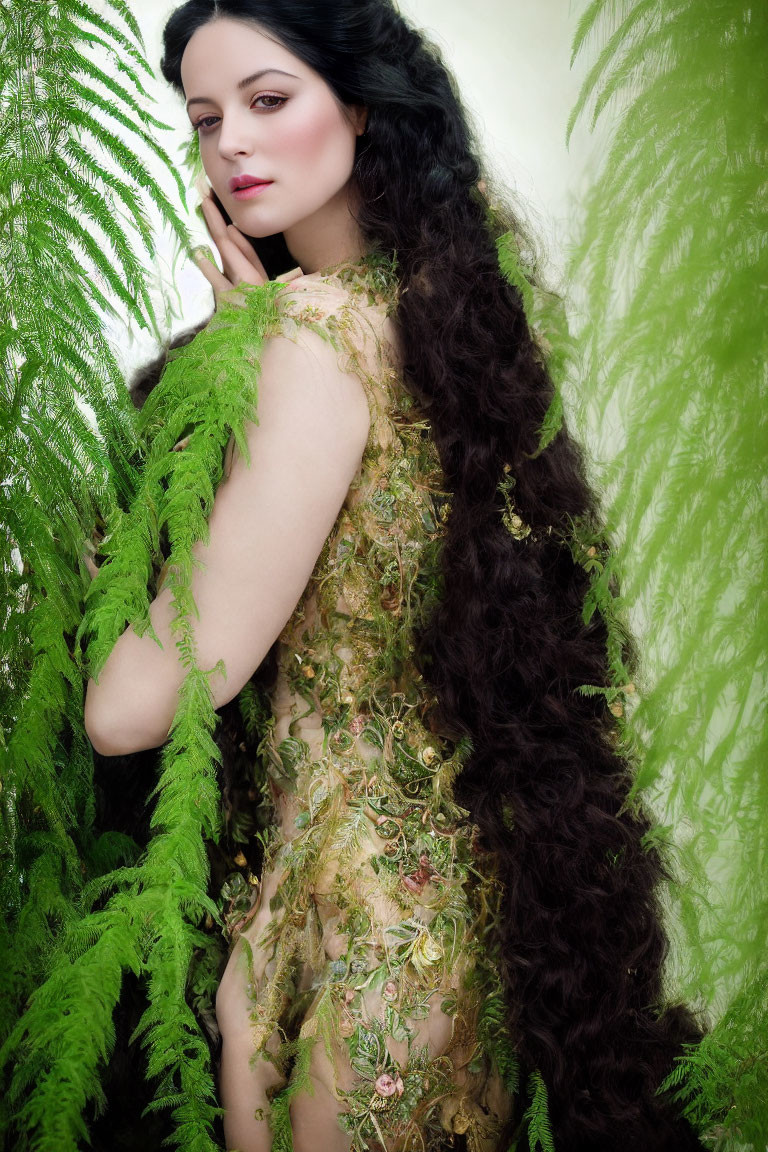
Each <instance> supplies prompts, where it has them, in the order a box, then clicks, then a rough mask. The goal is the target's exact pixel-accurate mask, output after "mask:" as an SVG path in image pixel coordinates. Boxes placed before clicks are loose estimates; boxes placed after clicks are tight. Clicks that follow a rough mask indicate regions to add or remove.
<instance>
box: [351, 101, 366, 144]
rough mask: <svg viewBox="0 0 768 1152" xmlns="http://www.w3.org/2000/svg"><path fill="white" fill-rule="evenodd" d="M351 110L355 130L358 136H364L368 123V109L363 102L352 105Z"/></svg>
mask: <svg viewBox="0 0 768 1152" xmlns="http://www.w3.org/2000/svg"><path fill="white" fill-rule="evenodd" d="M351 112H352V122H353V124H354V125H355V132H356V133H357V135H358V136H363V135H364V134H365V129H366V127H367V125H368V109H367V108H366V107H365V106H364V105H362V104H353V105H351Z"/></svg>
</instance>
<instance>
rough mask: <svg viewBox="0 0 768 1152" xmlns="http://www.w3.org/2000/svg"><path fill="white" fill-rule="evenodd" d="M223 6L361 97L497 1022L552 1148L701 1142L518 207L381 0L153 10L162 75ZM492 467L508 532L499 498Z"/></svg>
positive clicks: (587, 510)
mask: <svg viewBox="0 0 768 1152" xmlns="http://www.w3.org/2000/svg"><path fill="white" fill-rule="evenodd" d="M218 17H227V18H234V19H238V20H245V21H249V22H255V23H256V24H257V25H258V26H259V27H260V28H262V29H263V30H264V31H265V32H267V33H268V34H269V35H272V36H274V37H275V38H276V39H277V40H279V41H280V42H281V43H282V44H283V45H284V46H285V47H287V48H288V49H289V50H290V51H291V52H293V53H294V54H295V55H296V56H298V57H299V58H300V59H301V60H303V61H304V62H305V63H306V64H308V65H309V66H310V67H311V68H313V69H314V70H315V71H316V72H317V73H319V75H320V76H321V77H322V78H323V79H324V80H325V81H326V83H327V84H328V85H329V86H330V88H331V89H332V91H333V92H334V93H335V94H336V96H337V97H338V98H339V100H341V101H342V102H343V103H344V104H348V105H352V104H357V105H360V104H362V105H365V106H366V107H367V109H368V121H367V131H366V132H365V134H364V135H363V136H362V137H360V138H359V140H358V145H357V147H358V152H357V157H356V162H355V168H354V177H355V179H356V182H357V185H358V187H359V190H360V193H361V207H360V208H359V210H358V222H359V224H360V227H361V229H362V233H363V236H364V238H365V240H366V242H367V244H368V245H369V246H370V248H371V249H372V250H375V251H378V252H383V253H386V254H390V255H392V256H393V257H396V267H397V275H398V278H399V284H400V290H399V294H398V301H397V308H396V312H395V320H396V323H397V326H398V329H399V333H400V338H401V346H402V350H403V355H404V362H403V368H404V378H405V383H406V385H407V387H408V388H409V389H410V391H411V392H412V394H413V395H414V397H415V398H416V400H417V402H418V404H419V406H420V408H421V409H422V410H423V411H424V412H425V414H426V415H427V416H428V418H429V420H430V423H431V429H432V434H433V436H434V440H435V443H436V445H437V448H438V451H439V453H440V458H441V462H442V466H443V470H444V473H445V481H446V483H445V486H446V488H447V489H448V490H450V491H451V493H452V496H451V512H450V515H449V517H448V522H447V525H446V529H445V536H444V539H443V544H442V559H441V577H440V588H441V591H440V602H439V603H438V604H437V607H436V608H435V610H434V611H433V612H432V614H431V617H430V619H429V620H428V621H427V622H426V623H425V624H424V625H423V626H422V627H420V629H419V632H418V635H417V636H416V637H415V639H416V641H417V653H418V659H419V663H420V666H421V669H422V671H423V673H424V675H425V677H426V678H427V680H428V681H429V682H430V683H431V685H432V686H433V688H434V690H435V692H436V695H437V697H438V700H439V702H440V708H441V713H442V718H443V721H444V723H445V725H446V726H447V730H448V731H450V732H451V733H452V734H453V735H454V736H457V737H458V736H459V735H468V736H469V737H470V738H471V748H472V751H471V754H470V755H469V757H468V759H467V761H466V764H465V767H464V768H463V770H462V772H461V775H460V777H459V778H458V780H457V781H456V785H455V788H456V798H457V799H458V800H459V802H460V803H462V804H464V805H465V807H467V808H468V809H469V811H470V814H471V818H472V820H473V821H474V822H475V823H476V824H477V826H478V828H479V833H480V840H481V844H482V845H483V846H484V848H485V849H486V850H488V851H490V852H491V853H492V854H493V858H494V861H495V866H496V867H497V869H498V873H499V876H500V878H501V880H502V882H503V886H504V897H503V904H502V908H503V917H502V918H501V919H500V922H499V924H498V941H497V944H498V950H499V957H500V963H501V969H502V974H503V978H504V982H505V988H506V993H507V1001H508V1005H509V1026H510V1031H511V1035H512V1036H513V1037H514V1042H515V1045H516V1047H517V1050H518V1052H519V1054H520V1056H521V1059H522V1060H523V1062H524V1066H525V1067H527V1068H528V1069H533V1068H538V1069H539V1071H540V1072H541V1074H542V1076H543V1078H544V1081H545V1084H546V1086H547V1090H548V1097H549V1107H550V1117H551V1121H552V1127H553V1135H554V1140H555V1144H556V1148H557V1150H558V1152H609V1150H610V1152H615V1149H616V1148H617V1147H619V1146H621V1148H622V1150H623V1152H684V1150H686V1149H694V1148H695V1149H699V1148H701V1144H700V1143H699V1141H698V1139H697V1137H696V1135H695V1134H694V1132H693V1130H692V1129H691V1128H690V1127H689V1125H688V1124H687V1122H685V1121H684V1120H683V1119H681V1118H680V1117H679V1116H678V1115H677V1114H676V1112H675V1110H674V1108H673V1107H672V1106H671V1104H670V1102H669V1101H668V1100H667V1099H665V1098H664V1097H662V1096H660V1095H658V1094H657V1093H656V1088H657V1086H658V1084H659V1083H660V1081H661V1078H662V1077H663V1076H664V1075H665V1074H666V1073H667V1072H668V1071H669V1070H670V1067H671V1064H672V1061H673V1059H674V1057H675V1056H676V1055H678V1054H680V1052H681V1045H682V1044H683V1043H686V1042H687V1043H691V1042H696V1041H697V1040H699V1039H700V1037H701V1031H700V1028H699V1026H698V1024H697V1023H696V1021H695V1020H694V1018H693V1016H692V1014H691V1013H690V1012H689V1011H688V1010H687V1009H686V1008H685V1007H683V1006H680V1005H678V1006H669V1005H667V1006H666V1007H665V1006H664V1003H663V1002H664V992H663V986H662V967H663V962H664V959H665V956H666V953H667V948H668V944H667V939H666V936H665V932H664V928H663V925H662V916H661V909H660V905H659V885H660V882H661V881H662V880H663V879H665V878H667V876H668V873H667V869H666V866H665V863H664V860H663V858H662V856H661V854H660V851H659V849H658V847H656V846H655V844H654V843H653V838H646V837H647V833H648V832H649V831H650V830H651V828H652V823H651V820H650V818H649V816H648V815H647V814H646V813H645V812H644V811H643V809H642V807H641V806H640V805H639V803H638V802H637V801H636V800H633V801H632V802H631V803H628V799H629V793H630V790H631V787H632V782H633V765H632V763H631V760H630V759H628V758H627V757H626V756H624V755H623V754H622V753H621V752H620V751H619V747H618V730H617V721H616V718H615V716H614V715H613V714H612V713H611V711H610V708H609V706H608V704H607V701H606V697H605V695H601V694H599V693H598V694H595V695H585V694H583V693H579V692H578V691H576V689H577V688H578V687H579V686H580V685H583V684H591V685H597V686H602V687H608V686H609V684H610V680H609V666H608V657H607V640H608V633H607V626H606V623H605V621H604V619H603V618H602V616H601V615H600V613H594V614H593V615H592V617H591V618H590V620H589V622H587V623H585V622H584V619H583V615H582V609H583V605H584V600H585V597H586V595H587V593H588V591H589V588H590V576H589V574H588V572H587V571H586V569H585V567H584V565H583V564H582V563H581V562H580V557H579V548H578V547H574V535H573V530H574V525H575V524H581V525H587V526H588V527H589V530H590V531H591V532H592V534H593V537H594V538H596V539H601V538H602V534H601V530H600V518H599V510H598V504H597V498H596V496H595V494H594V493H593V492H592V491H591V489H590V487H589V484H588V482H587V479H586V476H585V465H584V459H583V455H582V452H581V450H580V448H579V447H578V445H577V444H576V443H575V442H574V440H573V439H572V438H571V437H570V435H569V434H568V430H567V428H566V427H565V425H563V426H562V427H561V429H560V431H559V432H558V434H557V435H556V436H555V438H554V439H553V440H552V442H551V443H550V444H549V446H548V447H547V448H546V449H545V450H544V451H541V452H538V451H537V448H538V445H539V430H540V427H541V425H542V421H543V419H544V416H545V413H546V412H547V410H548V408H549V406H550V403H551V401H552V399H553V394H554V388H553V384H552V381H551V379H550V376H549V375H548V372H547V368H546V365H545V363H544V358H543V356H542V354H541V351H540V349H539V347H538V345H537V343H536V340H535V338H534V336H533V334H532V332H531V330H530V328H529V324H528V322H527V319H526V314H525V310H524V307H523V301H522V297H521V294H520V292H519V291H518V289H517V288H515V287H513V286H512V285H511V284H510V283H509V282H508V281H507V280H506V279H505V277H504V276H503V275H502V274H501V272H500V269H499V261H498V253H497V246H496V241H497V239H498V238H499V237H500V235H501V234H502V233H503V232H505V231H507V230H508V229H509V226H510V224H512V226H513V228H514V230H515V231H517V232H522V230H521V228H519V227H518V222H517V221H516V220H515V218H514V216H513V215H511V214H509V213H507V212H506V211H504V212H501V211H499V210H498V209H495V210H494V211H491V210H490V209H489V203H488V199H487V198H486V196H485V194H484V193H483V192H482V191H481V190H480V188H479V187H478V185H479V184H480V182H481V180H482V179H483V170H482V167H481V164H480V161H479V159H478V151H477V148H476V145H475V142H474V139H473V136H472V132H471V130H470V127H469V125H468V121H467V116H466V114H465V112H464V110H463V108H462V105H461V101H460V98H459V95H458V93H457V90H456V86H455V83H454V81H453V79H452V77H451V75H450V73H449V72H448V70H447V69H446V67H445V65H444V64H443V62H442V61H441V58H440V54H439V52H438V51H437V49H436V48H435V47H434V46H433V45H432V44H431V43H430V42H429V41H428V40H427V39H426V38H425V37H424V36H423V35H422V34H420V33H419V32H417V31H415V30H414V29H413V28H412V27H410V25H409V24H408V22H407V21H406V20H405V19H404V18H403V17H402V16H401V15H400V14H399V12H398V11H397V9H396V8H395V7H394V5H393V4H392V3H391V2H390V0H190V2H189V3H186V4H184V5H183V6H182V7H181V8H179V9H177V10H176V11H175V12H174V13H173V15H172V16H171V18H170V20H169V21H168V24H167V26H166V28H165V38H164V50H165V52H164V58H163V61H162V71H163V74H164V76H165V78H166V79H167V80H168V81H169V82H170V83H171V84H172V85H173V86H174V87H175V88H176V89H177V90H178V91H180V92H181V91H182V87H181V76H180V62H181V57H182V54H183V52H184V49H185V47H186V44H187V42H188V41H189V39H190V37H191V36H192V34H193V33H194V32H195V31H196V29H197V28H199V27H200V26H201V25H202V24H205V23H206V22H208V21H210V20H211V19H214V18H218ZM481 187H482V185H481ZM263 243H264V242H263V241H259V242H258V246H259V251H260V252H261V251H262V248H263ZM507 477H513V478H514V503H515V506H516V510H517V512H518V513H519V515H520V516H521V517H522V519H523V520H524V521H525V522H526V523H527V525H528V526H529V527H530V528H531V532H530V534H529V535H527V536H525V537H524V538H517V536H516V535H514V534H512V533H511V532H510V531H509V529H508V527H507V526H506V525H505V522H504V518H503V515H502V514H503V511H504V507H505V505H504V501H503V495H502V492H503V483H504V481H505V478H507ZM500 486H502V487H501V489H500ZM518 535H521V534H518ZM581 559H583V556H582V557H581ZM625 656H626V657H627V660H628V661H630V660H631V658H632V644H631V641H630V639H629V637H625ZM644 838H646V839H645V840H644Z"/></svg>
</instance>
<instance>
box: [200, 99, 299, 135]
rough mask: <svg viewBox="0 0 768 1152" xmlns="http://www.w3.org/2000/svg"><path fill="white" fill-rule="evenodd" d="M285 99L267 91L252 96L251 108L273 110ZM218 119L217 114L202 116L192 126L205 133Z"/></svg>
mask: <svg viewBox="0 0 768 1152" xmlns="http://www.w3.org/2000/svg"><path fill="white" fill-rule="evenodd" d="M287 99H288V97H287V96H273V95H272V94H271V93H269V92H264V93H262V95H261V96H255V97H254V98H253V100H252V101H251V108H259V109H260V110H261V111H262V112H275V111H277V109H278V108H282V106H283V104H285V102H286V101H287ZM259 101H267V103H259ZM218 120H219V117H218V116H203V117H201V119H200V120H197V121H196V122H195V124H193V126H192V127H193V130H194V131H196V132H202V133H203V134H205V133H206V132H212V131H213V129H214V128H215V127H216V123H217V121H218Z"/></svg>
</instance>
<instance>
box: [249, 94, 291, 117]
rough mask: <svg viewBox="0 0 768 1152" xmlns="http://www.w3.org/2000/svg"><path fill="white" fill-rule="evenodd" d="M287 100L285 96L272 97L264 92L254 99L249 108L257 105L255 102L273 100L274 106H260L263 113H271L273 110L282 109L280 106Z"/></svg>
mask: <svg viewBox="0 0 768 1152" xmlns="http://www.w3.org/2000/svg"><path fill="white" fill-rule="evenodd" d="M287 99H288V97H287V96H272V95H270V93H269V92H265V93H264V94H263V95H262V96H257V97H256V98H255V99H254V101H253V104H252V105H251V107H253V106H254V105H255V104H256V103H257V101H259V100H274V101H275V103H274V104H262V105H261V107H262V108H263V109H264V111H265V112H271V111H272V110H273V108H280V107H282V105H283V104H285V102H286V100H287Z"/></svg>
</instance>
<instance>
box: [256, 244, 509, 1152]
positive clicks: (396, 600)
mask: <svg viewBox="0 0 768 1152" xmlns="http://www.w3.org/2000/svg"><path fill="white" fill-rule="evenodd" d="M393 301H394V282H393V278H392V275H391V270H388V267H387V266H386V265H383V264H382V262H381V261H375V260H368V261H362V262H361V263H359V264H357V265H347V266H342V267H340V268H337V269H336V270H334V271H332V272H330V273H325V274H317V275H316V276H310V277H303V278H301V279H300V280H298V281H296V282H295V284H292V285H291V287H290V290H289V291H285V292H284V293H283V295H282V298H281V302H280V309H281V315H282V328H281V331H282V334H283V335H287V336H289V337H290V335H291V333H292V332H295V331H296V330H297V328H298V326H299V325H302V324H305V325H309V326H311V327H312V328H313V329H314V330H315V331H317V332H319V333H320V334H321V335H324V336H325V337H327V338H329V339H330V340H331V341H332V343H333V344H334V346H335V347H336V349H337V350H338V352H339V357H340V361H339V362H340V364H341V366H342V367H343V368H344V369H345V370H347V371H348V370H353V371H355V372H356V373H357V374H358V375H359V377H360V380H361V381H362V383H363V386H364V388H365V392H366V395H367V398H368V404H369V409H370V416H371V424H370V432H369V436H368V441H367V445H366V448H365V452H364V455H363V458H362V461H361V464H360V467H359V469H358V472H357V475H356V477H355V479H354V481H353V483H352V485H351V487H350V489H349V492H348V494H347V497H346V499H345V502H344V505H343V507H342V509H341V511H340V514H339V516H338V518H337V521H336V523H335V526H334V528H333V529H332V531H331V534H330V536H329V537H328V539H327V540H326V543H325V545H324V547H323V550H322V552H321V554H320V556H319V558H318V560H317V563H316V566H315V569H314V571H313V573H312V576H311V578H310V581H309V583H308V585H307V588H306V590H305V591H304V593H303V595H302V597H301V599H300V601H299V603H298V604H297V606H296V608H295V610H294V612H293V614H292V616H291V618H290V620H289V621H288V623H287V624H286V626H285V628H284V629H283V631H282V633H281V635H280V638H279V649H278V654H279V672H278V677H277V681H276V684H275V687H274V688H273V690H272V696H271V702H272V718H271V720H270V721H269V724H268V727H267V731H266V734H265V737H264V740H263V742H262V748H261V750H262V752H263V753H264V754H265V757H266V759H267V762H268V766H269V767H268V772H269V776H270V782H269V788H270V794H271V799H272V802H273V806H274V822H273V825H272V830H271V836H270V840H269V844H268V848H267V854H266V860H265V866H264V873H263V877H262V883H261V888H260V893H259V899H258V901H257V904H256V906H255V907H254V909H253V910H252V912H251V916H250V918H249V920H248V922H247V924H246V925H245V926H243V924H242V923H241V924H240V926H239V927H240V931H239V932H237V931H236V932H235V933H234V936H235V940H236V942H237V941H241V942H242V945H241V949H242V956H241V962H242V963H243V964H247V965H248V966H249V971H248V992H249V996H250V998H251V1005H252V1007H251V1011H250V1017H251V1026H252V1037H253V1044H254V1048H255V1050H257V1051H259V1052H260V1053H261V1054H262V1055H265V1056H268V1058H269V1059H270V1060H272V1061H273V1062H274V1064H275V1066H276V1069H277V1072H278V1073H279V1074H280V1075H281V1084H280V1085H279V1086H278V1089H277V1090H276V1093H275V1097H274V1099H273V1102H272V1117H271V1124H272V1127H273V1128H274V1129H275V1132H276V1140H275V1143H276V1146H277V1144H278V1140H277V1132H278V1130H279V1125H280V1123H281V1122H282V1123H287V1122H288V1108H287V1103H288V1101H295V1100H296V1097H297V1094H298V1093H300V1092H305V1091H306V1092H310V1093H311V1092H312V1087H311V1080H310V1075H309V1073H313V1075H314V1076H315V1077H316V1078H320V1079H322V1080H323V1082H324V1083H327V1084H329V1085H330V1087H331V1089H332V1091H333V1094H334V1097H335V1100H336V1101H337V1106H338V1110H339V1123H340V1125H341V1127H342V1129H344V1130H345V1131H346V1132H347V1133H348V1143H347V1146H348V1147H350V1148H352V1149H356V1150H358V1152H364V1150H371V1152H373V1150H376V1152H379V1150H380V1149H387V1150H388V1152H389V1150H390V1149H396V1150H400V1149H403V1150H405V1149H423V1150H427V1152H436V1150H437V1149H438V1148H443V1147H450V1146H452V1143H453V1142H452V1139H451V1137H450V1136H449V1135H448V1134H449V1133H461V1134H466V1141H467V1145H466V1146H467V1147H468V1148H469V1149H470V1150H472V1152H475V1150H477V1152H480V1150H482V1152H486V1150H487V1152H491V1150H493V1149H495V1148H496V1147H497V1144H498V1137H499V1133H500V1131H501V1129H502V1127H503V1124H504V1122H505V1121H506V1120H507V1119H508V1116H509V1113H510V1098H509V1095H508V1091H507V1087H505V1080H504V1078H503V1076H502V1074H501V1073H504V1074H505V1075H506V1084H507V1085H509V1086H510V1087H511V1084H510V1080H511V1077H510V1075H509V1066H507V1067H506V1068H505V1067H504V1065H505V1056H504V1052H505V1050H507V1051H508V1047H509V1042H508V1040H507V1041H506V1045H505V1043H504V1031H503V1025H502V1021H503V1009H502V999H501V993H500V986H499V980H498V975H497V973H496V970H495V968H494V965H493V963H492V961H491V959H490V957H489V929H490V927H491V924H492V919H493V916H494V915H495V914H496V910H497V906H498V902H499V886H498V884H497V883H496V882H495V881H494V880H493V878H492V875H491V874H490V871H489V870H488V869H487V867H486V868H485V869H484V868H483V858H482V857H480V856H478V855H477V853H476V851H475V849H474V848H473V832H474V828H473V825H471V824H470V823H469V822H468V820H467V813H466V811H465V810H464V809H462V808H460V807H458V806H457V805H456V804H455V802H454V800H453V797H452V781H453V779H454V776H455V775H456V773H457V772H458V771H459V768H460V765H461V754H462V748H461V746H460V745H458V746H457V745H456V744H455V743H454V742H452V741H450V740H449V739H446V738H444V737H441V736H440V735H439V733H438V732H436V731H433V729H432V727H431V724H430V715H431V713H432V710H433V705H434V699H433V697H432V696H431V694H430V692H429V691H428V689H427V687H426V685H425V683H424V681H423V680H422V678H421V676H420V675H419V673H418V672H417V670H416V667H415V666H414V662H413V656H412V653H413V647H412V641H411V631H412V627H413V625H414V624H415V623H417V622H418V621H419V620H420V619H421V618H422V614H423V613H424V612H425V611H426V610H427V609H428V605H429V600H430V597H431V596H433V595H434V594H435V584H436V574H437V563H438V550H439V542H440V536H441V531H442V522H443V520H444V518H445V514H446V512H447V496H446V494H445V493H444V492H443V491H442V490H441V478H442V477H441V469H440V464H439V459H438V456H437V451H436V449H435V446H434V443H433V441H432V439H431V436H430V431H429V425H428V423H427V422H426V421H425V420H424V419H422V418H420V416H419V413H418V411H417V409H416V407H415V405H414V402H413V400H412V398H411V397H410V395H409V393H408V392H407V391H406V389H405V387H404V385H403V383H402V381H401V378H400V375H399V372H398V362H397V352H396V337H395V330H394V326H393V322H392V320H391V319H390V318H389V313H390V312H391V311H392V306H393ZM281 1118H282V1119H281ZM282 1146H283V1145H282V1144H280V1147H282ZM287 1146H288V1147H290V1144H288V1145H287Z"/></svg>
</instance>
